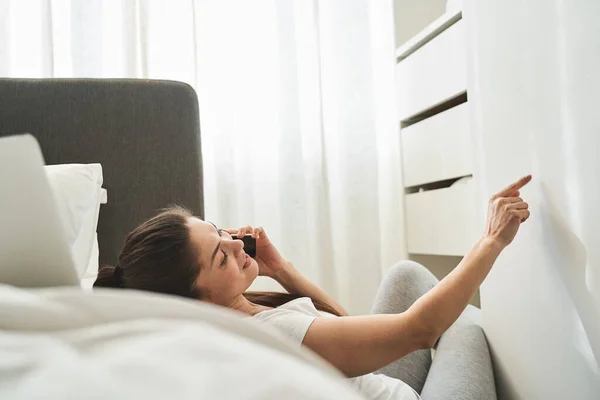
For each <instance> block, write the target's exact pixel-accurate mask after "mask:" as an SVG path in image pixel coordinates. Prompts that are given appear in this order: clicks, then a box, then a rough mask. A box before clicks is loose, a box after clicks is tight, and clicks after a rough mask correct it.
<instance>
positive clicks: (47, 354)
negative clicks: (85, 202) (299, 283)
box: [0, 285, 361, 400]
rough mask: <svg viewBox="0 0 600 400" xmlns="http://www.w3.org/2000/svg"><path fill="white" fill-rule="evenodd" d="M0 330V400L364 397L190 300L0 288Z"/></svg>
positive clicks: (276, 343)
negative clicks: (4, 399)
mask: <svg viewBox="0 0 600 400" xmlns="http://www.w3.org/2000/svg"><path fill="white" fill-rule="evenodd" d="M0 329H1V330H0V398H7V399H8V398H10V399H28V400H30V399H36V398H44V399H82V398H85V399H100V398H102V399H106V398H111V399H130V398H136V399H159V398H160V399H165V398H168V399H194V400H197V399H242V400H244V399H345V400H354V399H360V398H361V397H360V395H359V394H357V393H356V392H355V391H354V390H353V389H352V388H351V387H350V386H349V385H348V384H347V383H346V381H345V380H344V379H342V376H341V375H340V374H338V373H337V372H336V371H335V370H334V369H332V368H331V367H330V366H328V365H327V364H326V363H325V362H323V361H322V360H320V359H319V358H318V357H316V356H315V355H313V354H312V353H310V352H308V351H306V350H304V349H301V348H299V347H297V346H295V345H291V344H289V343H288V342H287V341H285V340H284V339H283V338H282V337H280V336H278V335H276V334H274V333H272V332H270V331H267V330H266V328H264V327H263V326H261V325H259V324H258V323H257V322H255V321H252V320H249V319H247V318H244V317H242V316H241V315H240V314H237V313H235V312H233V311H229V310H226V309H222V308H219V307H215V306H211V305H208V304H204V303H200V302H197V301H188V300H184V299H181V300H180V299H178V298H174V297H170V296H162V295H155V294H152V293H143V292H136V291H129V290H128V291H124V290H101V291H97V292H96V293H95V294H91V293H86V292H83V291H81V290H79V289H77V288H54V289H30V290H24V289H17V288H14V287H11V286H8V285H0Z"/></svg>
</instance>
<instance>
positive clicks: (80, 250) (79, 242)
mask: <svg viewBox="0 0 600 400" xmlns="http://www.w3.org/2000/svg"><path fill="white" fill-rule="evenodd" d="M45 168H46V174H47V176H48V180H49V181H50V186H51V187H52V189H53V193H54V197H55V200H56V203H57V205H58V208H59V211H60V214H61V217H62V220H63V225H64V227H65V231H66V236H67V240H68V241H69V245H70V246H71V252H72V255H73V261H74V263H75V268H76V270H77V275H78V276H79V278H82V277H83V275H84V273H85V272H86V271H87V270H88V269H93V268H94V267H95V269H96V271H97V270H98V257H97V253H96V255H95V256H94V257H92V254H93V252H94V245H96V246H97V242H96V241H97V238H96V227H97V225H98V214H99V212H100V203H101V200H102V195H103V193H102V181H103V177H102V166H101V165H100V164H61V165H48V166H46V167H45Z"/></svg>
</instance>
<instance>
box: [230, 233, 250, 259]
mask: <svg viewBox="0 0 600 400" xmlns="http://www.w3.org/2000/svg"><path fill="white" fill-rule="evenodd" d="M231 238H232V239H238V240H241V241H242V242H244V251H245V252H246V254H248V255H249V256H250V257H252V258H254V257H256V239H254V238H253V237H252V235H244V236H242V237H241V238H239V237H238V235H231Z"/></svg>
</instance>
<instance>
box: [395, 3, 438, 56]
mask: <svg viewBox="0 0 600 400" xmlns="http://www.w3.org/2000/svg"><path fill="white" fill-rule="evenodd" d="M445 9H446V0H394V21H395V25H396V47H398V46H401V45H402V44H403V43H404V42H406V41H407V40H408V39H410V38H411V37H413V36H414V35H416V34H417V33H419V31H421V30H422V29H423V28H425V27H426V26H427V25H429V24H430V23H431V22H433V21H435V20H436V19H437V18H438V17H440V16H441V15H442V14H443V13H444V11H445Z"/></svg>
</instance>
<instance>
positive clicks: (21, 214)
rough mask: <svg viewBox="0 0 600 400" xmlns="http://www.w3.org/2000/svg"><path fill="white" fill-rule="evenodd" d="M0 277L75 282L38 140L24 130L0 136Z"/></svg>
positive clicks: (28, 283)
mask: <svg viewBox="0 0 600 400" xmlns="http://www.w3.org/2000/svg"><path fill="white" fill-rule="evenodd" d="M0 283H3V284H9V285H14V286H21V287H48V286H71V285H76V286H79V279H78V277H77V273H76V271H75V265H74V262H73V258H72V256H71V249H70V246H69V244H68V241H67V239H66V234H65V230H64V227H63V225H62V221H61V217H60V213H59V209H58V207H57V205H56V204H55V200H54V194H53V193H52V188H51V187H50V183H49V182H48V178H47V176H46V172H45V171H44V159H43V157H42V152H41V150H40V146H39V145H38V143H37V141H36V140H35V138H34V137H33V136H31V135H28V134H25V135H17V136H9V137H6V138H0Z"/></svg>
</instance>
